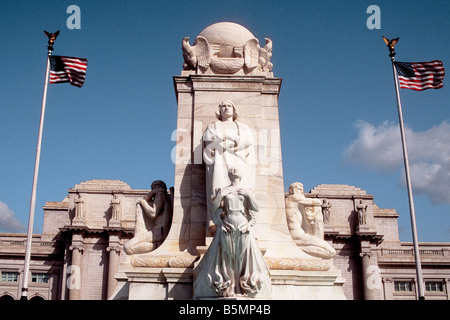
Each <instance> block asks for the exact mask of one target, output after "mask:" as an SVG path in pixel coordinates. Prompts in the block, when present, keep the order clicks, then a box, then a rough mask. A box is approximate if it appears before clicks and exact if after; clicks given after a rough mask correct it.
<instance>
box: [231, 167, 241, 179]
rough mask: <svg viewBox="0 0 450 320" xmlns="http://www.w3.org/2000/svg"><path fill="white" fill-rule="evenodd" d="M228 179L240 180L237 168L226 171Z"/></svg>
mask: <svg viewBox="0 0 450 320" xmlns="http://www.w3.org/2000/svg"><path fill="white" fill-rule="evenodd" d="M228 177H229V178H230V181H233V180H234V179H239V180H240V179H241V178H242V174H241V172H240V170H239V169H238V168H235V167H232V168H230V169H229V170H228Z"/></svg>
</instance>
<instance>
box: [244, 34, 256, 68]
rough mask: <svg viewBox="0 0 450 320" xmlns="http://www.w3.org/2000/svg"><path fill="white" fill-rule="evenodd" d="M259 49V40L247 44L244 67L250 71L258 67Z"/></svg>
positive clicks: (249, 41) (252, 40)
mask: <svg viewBox="0 0 450 320" xmlns="http://www.w3.org/2000/svg"><path fill="white" fill-rule="evenodd" d="M259 48H260V47H259V41H258V39H255V38H253V39H250V40H248V41H247V42H246V43H245V46H244V66H245V68H247V70H248V71H252V70H253V69H255V68H256V67H257V66H258V58H259Z"/></svg>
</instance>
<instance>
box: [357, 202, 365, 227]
mask: <svg viewBox="0 0 450 320" xmlns="http://www.w3.org/2000/svg"><path fill="white" fill-rule="evenodd" d="M356 210H357V211H358V224H359V225H363V224H366V223H367V221H366V210H367V205H366V204H364V203H363V202H362V200H359V203H358V204H357V205H356Z"/></svg>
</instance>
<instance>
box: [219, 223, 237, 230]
mask: <svg viewBox="0 0 450 320" xmlns="http://www.w3.org/2000/svg"><path fill="white" fill-rule="evenodd" d="M220 228H221V229H222V231H223V232H225V233H228V232H229V231H234V230H235V228H234V226H233V225H232V224H229V223H228V222H226V221H224V222H223V224H222V226H221V227H220Z"/></svg>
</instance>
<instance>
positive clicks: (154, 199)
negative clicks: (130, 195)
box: [124, 180, 172, 255]
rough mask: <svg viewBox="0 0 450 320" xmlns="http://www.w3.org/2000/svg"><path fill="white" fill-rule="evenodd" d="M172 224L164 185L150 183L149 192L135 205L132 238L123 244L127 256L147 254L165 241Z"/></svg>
mask: <svg viewBox="0 0 450 320" xmlns="http://www.w3.org/2000/svg"><path fill="white" fill-rule="evenodd" d="M171 224H172V201H171V198H170V195H169V194H168V193H167V187H166V184H165V183H164V182H163V181H161V180H156V181H153V182H152V186H151V190H150V192H149V193H148V194H147V195H146V196H145V197H144V198H142V199H140V200H139V201H138V203H137V204H136V227H135V231H134V237H133V238H132V239H130V240H129V241H128V242H127V243H125V246H124V250H125V252H126V253H127V254H129V255H131V254H139V253H147V252H150V251H152V250H154V249H156V248H157V247H158V246H159V245H161V243H162V242H163V241H164V240H165V238H166V236H167V234H168V233H169V230H170V226H171Z"/></svg>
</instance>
